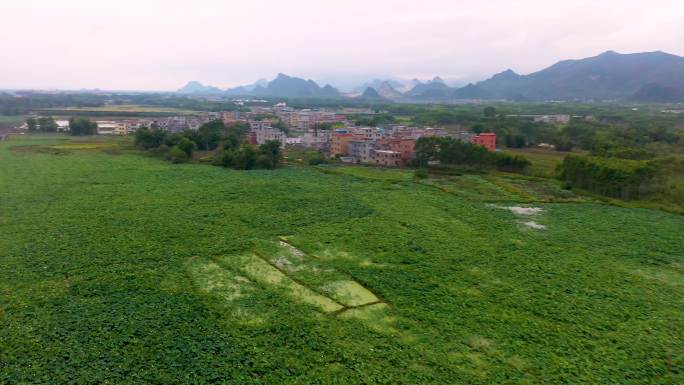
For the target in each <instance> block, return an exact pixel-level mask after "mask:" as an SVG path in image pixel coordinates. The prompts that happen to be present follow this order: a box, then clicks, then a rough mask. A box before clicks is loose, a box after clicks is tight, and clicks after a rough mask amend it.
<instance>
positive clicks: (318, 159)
mask: <svg viewBox="0 0 684 385" xmlns="http://www.w3.org/2000/svg"><path fill="white" fill-rule="evenodd" d="M307 163H308V164H309V166H316V165H319V164H326V163H328V160H327V159H326V158H325V156H324V155H323V154H321V153H320V152H318V153H316V154H315V155H313V156H311V157H310V158H309V160H308V161H307Z"/></svg>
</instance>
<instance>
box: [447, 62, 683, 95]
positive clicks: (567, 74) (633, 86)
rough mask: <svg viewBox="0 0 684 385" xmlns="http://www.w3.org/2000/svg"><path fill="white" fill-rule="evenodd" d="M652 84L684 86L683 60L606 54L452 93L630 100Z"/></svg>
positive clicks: (509, 75) (510, 74) (500, 76)
mask: <svg viewBox="0 0 684 385" xmlns="http://www.w3.org/2000/svg"><path fill="white" fill-rule="evenodd" d="M649 84H655V85H660V86H662V87H672V88H675V89H682V88H684V58H682V57H680V56H676V55H671V54H667V53H664V52H645V53H635V54H619V53H617V52H614V51H608V52H604V53H602V54H601V55H598V56H594V57H590V58H586V59H580V60H565V61H561V62H558V63H556V64H554V65H552V66H551V67H548V68H546V69H544V70H541V71H539V72H535V73H532V74H529V75H518V74H516V73H515V72H513V71H511V70H507V71H505V72H502V73H500V74H497V75H494V76H493V77H492V78H490V79H488V80H485V81H483V82H479V83H476V84H475V85H474V86H470V87H464V88H466V89H457V90H454V91H453V92H452V96H453V97H457V98H500V99H517V100H526V99H527V100H552V99H558V100H571V99H596V100H606V99H628V98H630V97H632V95H634V94H635V93H636V92H637V91H639V90H641V89H642V88H643V87H644V86H646V85H649Z"/></svg>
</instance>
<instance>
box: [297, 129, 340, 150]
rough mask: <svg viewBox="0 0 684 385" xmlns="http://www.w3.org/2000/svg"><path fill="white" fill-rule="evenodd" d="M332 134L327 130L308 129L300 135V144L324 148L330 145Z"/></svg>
mask: <svg viewBox="0 0 684 385" xmlns="http://www.w3.org/2000/svg"><path fill="white" fill-rule="evenodd" d="M332 135H333V133H332V131H328V130H309V131H307V132H305V133H304V135H303V136H302V146H304V147H314V148H319V149H325V148H327V147H329V146H330V139H331V138H332Z"/></svg>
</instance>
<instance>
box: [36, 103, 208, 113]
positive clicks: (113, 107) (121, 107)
mask: <svg viewBox="0 0 684 385" xmlns="http://www.w3.org/2000/svg"><path fill="white" fill-rule="evenodd" d="M50 110H57V111H78V112H98V113H102V112H114V113H122V112H168V113H176V114H180V113H193V112H195V111H191V110H184V109H178V108H168V107H158V106H141V105H137V104H110V105H105V106H101V107H69V108H43V109H41V111H50Z"/></svg>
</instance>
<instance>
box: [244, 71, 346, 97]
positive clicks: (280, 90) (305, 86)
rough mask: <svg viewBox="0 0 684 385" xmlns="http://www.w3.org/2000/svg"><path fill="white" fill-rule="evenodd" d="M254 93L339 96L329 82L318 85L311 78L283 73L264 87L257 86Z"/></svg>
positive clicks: (290, 95) (283, 95)
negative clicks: (321, 85) (322, 85)
mask: <svg viewBox="0 0 684 385" xmlns="http://www.w3.org/2000/svg"><path fill="white" fill-rule="evenodd" d="M254 93H255V94H256V95H259V96H280V97H339V96H340V93H339V91H337V89H335V88H334V87H332V86H331V85H329V84H326V85H325V86H324V87H322V88H321V87H320V86H319V85H318V84H316V82H315V81H313V80H304V79H302V78H297V77H290V76H287V75H285V74H282V73H281V74H278V76H277V77H276V78H275V79H273V80H271V81H270V82H268V84H267V85H266V86H265V87H257V88H256V89H255V90H254Z"/></svg>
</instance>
